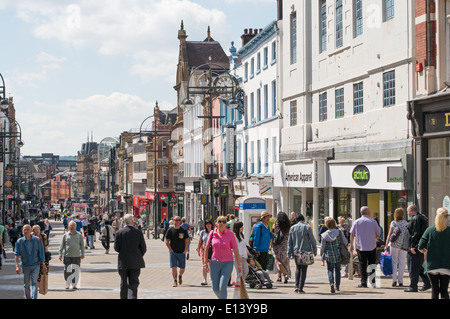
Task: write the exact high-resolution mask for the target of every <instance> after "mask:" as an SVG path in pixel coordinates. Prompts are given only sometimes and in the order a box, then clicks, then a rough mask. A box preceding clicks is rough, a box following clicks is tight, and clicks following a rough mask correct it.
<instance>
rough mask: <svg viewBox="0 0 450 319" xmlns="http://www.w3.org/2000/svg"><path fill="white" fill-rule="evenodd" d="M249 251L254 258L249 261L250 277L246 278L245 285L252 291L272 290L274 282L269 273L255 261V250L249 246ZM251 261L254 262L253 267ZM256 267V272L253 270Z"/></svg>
mask: <svg viewBox="0 0 450 319" xmlns="http://www.w3.org/2000/svg"><path fill="white" fill-rule="evenodd" d="M247 249H248V251H249V252H250V254H251V255H252V256H251V257H250V258H248V259H247V264H248V275H247V277H245V283H247V284H248V285H249V286H250V288H252V289H253V288H256V289H262V288H263V287H266V288H268V289H271V288H272V287H273V284H272V283H273V281H272V280H271V279H270V277H269V275H268V273H267V272H266V271H264V270H263V269H262V267H261V265H260V264H259V263H258V261H257V260H256V259H255V253H256V252H255V250H254V249H253V248H251V247H249V246H247ZM250 259H251V260H253V261H254V263H253V265H251V261H250ZM254 266H256V267H257V268H258V270H255V269H254V268H253V267H254ZM264 272H265V274H264Z"/></svg>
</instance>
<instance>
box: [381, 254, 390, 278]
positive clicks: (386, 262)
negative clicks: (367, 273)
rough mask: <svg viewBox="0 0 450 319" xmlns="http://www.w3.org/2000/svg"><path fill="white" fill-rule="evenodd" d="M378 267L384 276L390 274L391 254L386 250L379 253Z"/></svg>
mask: <svg viewBox="0 0 450 319" xmlns="http://www.w3.org/2000/svg"><path fill="white" fill-rule="evenodd" d="M380 267H381V271H382V272H383V274H384V275H385V276H390V275H392V256H391V255H390V254H389V253H387V252H382V253H381V255H380Z"/></svg>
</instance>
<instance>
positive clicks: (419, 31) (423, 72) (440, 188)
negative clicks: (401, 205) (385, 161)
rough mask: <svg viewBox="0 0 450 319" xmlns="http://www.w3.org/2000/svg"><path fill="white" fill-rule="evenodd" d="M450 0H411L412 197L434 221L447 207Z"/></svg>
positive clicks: (449, 176) (449, 191) (449, 196)
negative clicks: (413, 195) (412, 50)
mask: <svg viewBox="0 0 450 319" xmlns="http://www.w3.org/2000/svg"><path fill="white" fill-rule="evenodd" d="M449 16H450V1H448V0H443V1H434V0H430V1H426V0H416V1H415V25H414V30H415V50H416V61H415V78H414V84H415V86H416V98H414V99H412V100H411V101H409V103H408V118H409V119H410V123H411V131H412V136H413V152H414V155H415V156H414V159H415V163H414V164H415V172H414V190H415V202H416V203H417V204H418V206H419V209H420V211H422V212H423V213H425V214H426V215H428V217H429V222H430V224H433V223H434V218H435V216H436V210H437V209H438V208H439V207H445V208H447V209H449V210H450V93H449V92H448V88H449V87H450V32H449V28H450V20H449Z"/></svg>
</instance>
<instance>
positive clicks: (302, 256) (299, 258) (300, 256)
mask: <svg viewBox="0 0 450 319" xmlns="http://www.w3.org/2000/svg"><path fill="white" fill-rule="evenodd" d="M306 230H307V229H306V227H305V230H304V232H303V237H302V242H301V244H300V249H299V251H298V252H297V254H296V255H295V263H296V265H297V266H309V265H312V264H314V253H313V252H312V251H305V250H302V247H303V241H304V240H305V234H306ZM311 248H312V247H311Z"/></svg>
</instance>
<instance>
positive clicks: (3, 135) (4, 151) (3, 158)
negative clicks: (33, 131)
mask: <svg viewBox="0 0 450 319" xmlns="http://www.w3.org/2000/svg"><path fill="white" fill-rule="evenodd" d="M3 101H5V100H3ZM2 105H5V104H2ZM2 110H3V109H2ZM3 118H4V120H3V123H2V124H3V128H2V132H1V136H0V141H1V145H0V148H1V150H0V152H1V161H2V163H3V164H2V165H3V171H2V181H3V182H2V200H3V202H2V212H3V224H5V222H6V212H5V208H6V207H5V205H6V198H5V190H6V188H8V189H9V188H11V187H12V186H13V185H12V184H11V183H12V181H11V180H8V181H7V180H6V156H5V155H6V154H9V155H15V154H16V150H13V151H10V150H9V149H8V148H7V147H6V145H5V144H6V139H8V140H9V139H10V138H18V139H19V140H18V142H17V146H18V147H19V149H20V148H21V147H22V146H23V145H24V143H23V141H22V128H21V127H20V124H19V122H17V121H16V120H15V119H14V118H12V117H9V116H6V115H5V114H3ZM6 119H8V120H9V121H14V125H17V127H18V128H19V132H11V130H9V132H6ZM11 175H12V174H11ZM8 176H9V175H8ZM5 182H7V183H5Z"/></svg>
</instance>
